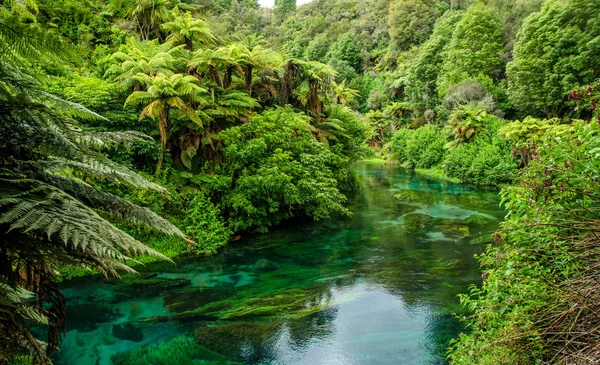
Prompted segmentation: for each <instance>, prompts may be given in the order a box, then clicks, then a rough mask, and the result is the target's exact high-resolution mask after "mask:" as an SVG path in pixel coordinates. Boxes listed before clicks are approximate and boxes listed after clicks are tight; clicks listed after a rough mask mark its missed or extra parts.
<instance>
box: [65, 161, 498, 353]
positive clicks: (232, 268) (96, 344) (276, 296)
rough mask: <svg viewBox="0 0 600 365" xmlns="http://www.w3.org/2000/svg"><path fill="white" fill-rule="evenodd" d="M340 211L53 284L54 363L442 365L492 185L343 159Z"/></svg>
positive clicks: (494, 208)
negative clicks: (62, 299) (56, 298)
mask: <svg viewBox="0 0 600 365" xmlns="http://www.w3.org/2000/svg"><path fill="white" fill-rule="evenodd" d="M357 172H358V174H359V175H360V179H361V182H362V189H361V191H360V192H359V193H357V196H355V197H354V198H352V199H351V203H350V208H351V210H352V212H353V214H352V216H351V217H347V218H338V219H332V220H328V221H324V222H316V223H312V222H311V223H307V222H290V223H288V224H287V225H285V226H284V227H279V228H277V229H274V230H273V231H272V232H270V233H268V234H264V235H252V236H247V237H243V238H242V239H241V240H240V241H238V242H234V243H231V244H230V245H229V246H228V247H226V248H225V249H223V250H222V251H221V252H219V253H218V254H216V255H213V256H210V257H197V256H196V257H186V258H181V259H178V260H176V261H177V265H176V266H175V265H172V264H168V263H158V264H153V265H148V266H147V267H146V268H145V269H144V270H143V271H142V272H141V274H140V276H130V277H125V278H124V280H123V281H122V282H119V281H109V282H107V281H105V280H102V279H101V278H96V277H92V278H84V279H81V280H77V281H72V282H69V283H67V284H66V285H65V287H64V288H63V293H64V294H65V296H66V297H67V298H68V302H67V303H68V306H67V321H68V322H67V332H66V336H65V338H64V341H63V343H62V346H61V351H60V352H57V353H56V354H55V355H54V361H55V364H58V365H65V364H77V365H88V364H90V365H96V364H97V365H105V364H115V365H120V364H123V365H124V364H128V365H137V364H140V365H142V364H144V365H167V364H173V365H175V364H178V365H196V364H198V365H199V364H238V363H245V364H307V365H308V364H329V365H335V364H340V365H342V364H344V365H351V364H396V365H397V364H411V365H412V364H444V363H445V361H444V358H443V354H444V352H445V349H446V347H447V345H448V341H449V339H451V338H453V337H455V336H456V335H457V334H458V333H460V332H461V331H464V329H463V327H462V324H461V323H460V322H459V321H458V320H456V319H455V316H454V315H453V314H454V313H457V312H460V311H461V310H462V309H461V307H460V305H459V300H458V298H457V295H458V294H460V293H464V292H466V291H467V288H468V286H469V285H470V284H480V283H481V275H480V272H479V268H478V264H477V262H476V260H475V258H474V254H476V253H478V252H481V250H482V249H483V248H484V247H485V239H486V235H485V233H486V232H490V231H492V230H493V229H494V228H495V227H496V226H497V225H498V223H499V222H500V221H501V220H502V218H503V216H504V212H503V211H502V210H501V209H500V208H499V207H498V202H499V198H498V192H497V191H495V190H484V189H477V188H474V187H469V186H465V185H458V184H451V183H446V182H440V181H435V180H430V179H426V178H423V177H419V176H413V175H411V174H409V173H407V172H404V171H402V170H401V169H399V168H396V167H389V166H383V165H369V164H362V165H359V166H358V167H357Z"/></svg>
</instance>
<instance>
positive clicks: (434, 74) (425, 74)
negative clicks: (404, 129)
mask: <svg viewBox="0 0 600 365" xmlns="http://www.w3.org/2000/svg"><path fill="white" fill-rule="evenodd" d="M461 17H462V12H448V13H446V14H444V16H442V17H441V18H440V19H439V20H438V21H437V22H436V23H435V27H434V28H433V33H432V35H431V37H430V38H429V39H428V40H427V41H426V42H425V43H424V44H423V45H422V46H421V48H420V49H419V53H418V54H417V56H416V57H415V59H414V60H413V61H412V62H411V63H410V67H409V70H408V75H407V79H408V80H407V85H406V95H407V96H408V98H409V100H410V102H411V104H412V105H413V108H414V109H415V110H417V111H418V112H419V113H421V114H422V113H423V112H425V110H427V109H433V108H434V107H435V106H436V105H438V104H439V99H438V79H439V77H440V73H441V67H442V62H443V58H442V55H443V53H442V52H443V50H444V48H445V47H446V45H447V44H448V42H450V40H451V39H452V32H453V31H454V27H455V25H456V23H457V22H458V21H459V20H460V19H461Z"/></svg>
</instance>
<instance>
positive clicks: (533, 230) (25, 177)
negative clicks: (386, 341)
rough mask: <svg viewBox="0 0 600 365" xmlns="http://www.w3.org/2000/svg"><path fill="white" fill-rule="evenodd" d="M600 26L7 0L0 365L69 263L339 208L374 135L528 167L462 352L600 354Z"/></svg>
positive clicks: (498, 11) (540, 10) (49, 306)
mask: <svg viewBox="0 0 600 365" xmlns="http://www.w3.org/2000/svg"><path fill="white" fill-rule="evenodd" d="M599 40H600V7H599V6H598V4H597V1H596V0H564V1H558V0H545V1H542V0H523V1H511V0H473V1H471V0H385V1H377V0H352V1H345V0H313V1H311V2H309V3H308V4H304V5H300V6H297V4H296V1H293V0H292V1H289V0H276V1H275V3H274V7H273V8H272V9H268V8H261V7H260V6H259V4H258V2H257V1H255V0H186V1H178V0H133V1H112V0H111V1H109V0H94V1H84V2H81V1H75V0H59V1H54V0H35V1H33V0H27V1H1V0H0V122H1V124H2V126H1V127H0V185H1V186H2V189H1V190H0V228H2V230H3V233H4V232H6V233H4V239H3V241H2V245H1V246H0V261H1V262H2V263H3V264H2V270H1V272H0V329H1V331H2V333H3V334H9V335H6V336H2V339H1V340H0V364H3V363H11V362H13V359H16V358H17V357H18V356H20V355H28V356H30V357H31V359H33V362H39V363H47V362H48V357H47V356H48V354H50V353H51V352H52V351H54V350H56V349H57V348H58V345H59V337H60V336H59V333H60V329H61V327H62V326H63V324H64V310H63V309H64V308H63V307H64V304H63V302H62V297H61V295H60V292H59V291H58V289H57V286H56V282H57V281H58V280H60V277H61V274H62V275H63V276H69V275H70V274H72V273H74V275H77V270H76V268H86V269H90V268H92V269H93V270H95V271H94V272H101V273H104V274H111V275H113V276H118V273H117V270H118V269H120V270H127V271H131V270H133V268H132V266H133V264H135V263H137V261H136V260H135V259H133V256H148V255H151V256H155V257H159V258H162V259H166V258H167V257H173V256H176V255H179V254H182V253H185V252H195V253H212V252H215V251H216V250H218V249H219V248H220V247H222V246H223V245H225V244H226V243H227V242H228V241H229V240H230V237H232V236H234V237H237V236H238V235H242V234H246V233H248V232H255V231H257V232H266V231H267V230H269V229H271V228H272V227H273V226H275V225H277V224H280V223H282V222H284V221H285V220H287V219H290V218H296V219H314V220H319V219H325V218H328V217H332V216H335V215H342V216H343V215H346V214H348V213H349V211H348V209H347V208H346V207H345V206H344V204H345V202H346V201H347V195H348V193H349V192H350V191H351V190H352V189H353V188H355V186H356V181H355V178H354V175H353V173H352V169H351V163H352V162H353V161H356V160H358V159H360V158H362V157H363V156H365V155H366V153H371V154H378V155H379V156H381V157H385V158H386V159H389V160H393V161H395V162H397V163H399V164H400V165H402V166H403V167H404V168H407V169H414V170H416V171H417V172H419V173H424V174H429V175H433V176H436V177H440V178H445V179H451V180H455V181H461V182H466V183H472V184H477V185H504V184H511V183H516V186H514V187H511V188H508V189H506V190H504V192H503V196H504V199H505V202H506V204H507V206H508V207H509V212H510V214H509V218H508V221H507V222H506V223H505V227H504V231H501V232H500V233H499V234H498V235H497V236H496V238H497V241H498V242H500V241H502V242H504V244H503V245H499V244H494V245H492V246H490V247H489V248H488V251H487V253H486V254H485V255H484V256H482V263H483V265H484V267H485V270H486V274H485V278H486V280H485V283H484V286H483V287H482V288H473V290H472V292H471V294H470V295H469V296H465V297H463V302H464V303H465V305H467V306H468V307H469V308H470V309H471V310H472V312H473V313H472V317H469V318H468V319H467V320H468V321H469V325H470V326H471V327H472V333H471V334H470V335H463V336H462V337H461V338H460V339H459V340H458V342H456V343H455V345H454V347H453V350H452V352H451V353H450V358H451V359H452V360H453V361H454V362H456V363H469V364H471V363H483V364H486V363H528V362H532V363H535V362H540V361H541V362H544V361H545V362H559V361H563V362H566V363H569V362H573V363H582V362H586V361H588V360H590V359H594V358H595V359H597V358H598V355H597V353H595V352H594V351H597V350H594V349H593V348H592V347H589V346H591V345H589V344H590V343H591V342H593V341H596V340H595V339H596V338H597V333H596V332H597V330H595V329H594V328H595V327H593V326H592V324H593V323H595V322H594V320H593V318H591V315H590V313H592V312H593V311H594V310H595V309H596V308H595V307H586V306H585V303H582V302H581V300H580V299H579V298H580V297H582V296H583V295H581V294H582V293H584V294H585V295H588V294H589V290H590V289H589V288H590V287H592V286H591V285H592V284H591V282H592V280H593V273H591V272H590V271H589V270H590V269H589V268H590V267H592V266H593V265H595V264H596V262H595V260H596V256H595V255H596V253H595V250H596V248H595V246H594V244H595V241H594V238H593V237H594V236H593V234H594V233H595V228H594V227H595V225H596V222H597V217H596V216H595V215H594V212H595V209H594V203H595V202H596V201H597V199H596V197H595V195H594V192H593V191H594V187H595V186H596V184H597V181H596V180H597V177H596V172H597V171H598V166H597V164H596V162H595V161H596V160H597V157H598V156H597V153H598V148H599V147H598V139H597V138H598V137H597V133H598V126H596V123H595V121H596V120H597V119H598V118H599V111H598V102H599V100H600V96H599V91H598V90H599V83H600V81H598V79H599V78H600V63H599V62H600V61H599V59H600V57H599V56H600V41H599ZM543 117H546V118H550V119H540V118H543ZM574 118H580V119H582V120H590V119H591V120H592V121H594V122H593V123H587V122H585V121H582V120H578V119H574ZM369 149H370V151H369ZM582 222H588V223H589V224H583V223H582ZM156 231H158V233H165V234H167V236H164V235H162V234H157V232H156ZM168 236H171V237H168ZM567 238H568V240H567ZM142 242H144V243H142ZM498 242H497V243H498ZM573 242H575V244H573ZM138 259H139V260H141V261H146V260H148V258H147V257H141V258H139V257H138ZM565 292H566V293H567V294H568V295H564V298H563V296H561V293H565ZM33 299H35V300H33ZM34 302H35V303H34ZM573 308H574V309H573ZM31 322H37V323H41V324H42V325H44V326H46V328H48V330H49V336H48V343H47V344H45V343H42V342H41V341H39V340H38V339H36V338H35V337H33V336H32V335H31V333H30V331H29V329H28V326H29V324H30V323H31ZM567 329H568V330H567ZM594 331H596V332H594ZM582 334H585V336H587V337H586V338H589V339H592V340H591V341H590V342H586V341H583V340H582V339H581V337H578V336H581V335H582ZM178 341H181V344H182V346H183V347H186V346H187V345H186V344H187V343H189V342H190V341H191V339H188V338H182V339H179V340H178ZM588 345H589V346H588ZM186 348H187V347H186ZM188 350H189V351H191V352H193V350H194V349H193V348H190V349H188ZM160 351H162V350H160ZM140 354H141V355H140V356H142V357H141V358H143V359H148V360H145V361H152V360H151V359H152V358H153V355H152V354H151V353H149V352H144V351H142V352H141V353H140ZM577 356H579V357H577ZM140 361H141V360H140ZM591 362H594V361H593V360H591Z"/></svg>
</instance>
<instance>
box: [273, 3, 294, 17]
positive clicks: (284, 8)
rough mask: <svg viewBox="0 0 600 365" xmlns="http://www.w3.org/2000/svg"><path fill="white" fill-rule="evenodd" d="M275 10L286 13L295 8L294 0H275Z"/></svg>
mask: <svg viewBox="0 0 600 365" xmlns="http://www.w3.org/2000/svg"><path fill="white" fill-rule="evenodd" d="M275 10H277V11H278V12H279V13H281V14H283V15H286V14H289V13H291V12H292V11H295V10H296V0H275Z"/></svg>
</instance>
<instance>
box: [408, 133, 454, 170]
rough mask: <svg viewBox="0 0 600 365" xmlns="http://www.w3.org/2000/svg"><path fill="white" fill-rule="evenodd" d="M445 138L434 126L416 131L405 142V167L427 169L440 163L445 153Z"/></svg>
mask: <svg viewBox="0 0 600 365" xmlns="http://www.w3.org/2000/svg"><path fill="white" fill-rule="evenodd" d="M445 144H446V141H445V138H444V137H443V135H442V133H441V132H440V131H439V129H438V127H436V126H434V125H431V124H430V125H426V126H424V127H421V128H418V129H416V130H415V131H414V132H413V133H412V136H411V138H410V139H409V140H408V141H407V142H406V156H407V166H408V167H410V168H422V169H428V168H431V167H433V166H435V165H437V164H438V163H440V162H441V161H442V160H443V158H444V155H445V153H446V151H445V149H444V145H445Z"/></svg>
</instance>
